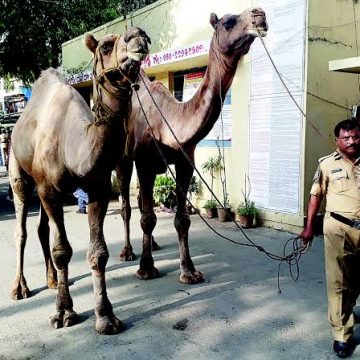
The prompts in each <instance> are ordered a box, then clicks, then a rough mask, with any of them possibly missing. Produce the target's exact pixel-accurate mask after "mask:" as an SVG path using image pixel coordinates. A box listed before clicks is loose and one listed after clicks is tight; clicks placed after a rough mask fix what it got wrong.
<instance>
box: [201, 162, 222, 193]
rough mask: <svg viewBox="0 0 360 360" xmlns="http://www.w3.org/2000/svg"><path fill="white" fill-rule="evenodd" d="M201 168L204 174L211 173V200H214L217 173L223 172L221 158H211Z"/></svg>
mask: <svg viewBox="0 0 360 360" xmlns="http://www.w3.org/2000/svg"><path fill="white" fill-rule="evenodd" d="M201 168H202V169H203V170H204V173H209V174H210V177H211V185H210V189H211V200H212V199H213V194H212V193H213V188H214V179H215V173H217V172H219V171H221V170H222V168H223V166H222V162H221V156H220V155H218V156H217V157H209V159H208V160H207V161H205V162H204V163H203V164H202V165H201Z"/></svg>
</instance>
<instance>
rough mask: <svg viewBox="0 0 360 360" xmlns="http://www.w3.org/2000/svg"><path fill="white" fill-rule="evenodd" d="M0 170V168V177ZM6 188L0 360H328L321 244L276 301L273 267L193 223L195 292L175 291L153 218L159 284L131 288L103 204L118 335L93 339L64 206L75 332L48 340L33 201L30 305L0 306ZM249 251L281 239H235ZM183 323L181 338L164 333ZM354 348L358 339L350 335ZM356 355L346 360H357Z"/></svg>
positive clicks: (173, 252) (0, 217) (82, 225)
mask: <svg viewBox="0 0 360 360" xmlns="http://www.w3.org/2000/svg"><path fill="white" fill-rule="evenodd" d="M0 170H1V169H0ZM0 172H1V171H0ZM6 189H7V178H6V177H3V178H0V253H1V254H3V256H2V258H1V263H2V275H1V282H0V324H1V326H0V359H6V360H11V359H65V358H67V359H106V360H114V359H136V360H137V359H139V360H142V359H197V360H201V359H219V360H220V359H221V360H222V359H249V360H250V359H251V360H263V359H264V360H265V359H266V360H272V359H274V360H275V359H317V360H319V359H335V358H336V357H335V356H334V355H333V353H332V350H331V344H332V339H331V334H330V330H329V326H328V323H327V320H326V292H325V283H324V270H323V268H324V264H323V263H324V261H323V250H322V245H323V244H322V238H320V237H319V238H316V239H315V241H314V244H313V247H312V249H311V251H310V252H308V253H307V254H306V255H305V256H304V257H303V258H302V259H301V263H300V269H301V274H300V278H299V280H298V281H297V282H293V281H292V280H291V278H290V275H289V271H288V269H287V268H286V266H285V265H284V266H283V267H282V270H281V278H280V281H281V289H282V293H281V294H278V291H277V263H276V262H274V261H272V260H270V259H268V258H267V257H265V256H264V255H263V254H261V253H259V252H258V251H255V250H254V249H252V248H246V247H240V246H237V245H233V244H231V243H228V242H225V241H224V240H222V239H221V238H219V237H218V236H216V235H214V233H212V232H211V231H210V230H209V229H208V228H207V227H206V226H205V225H204V224H203V223H202V221H201V220H200V219H199V218H198V217H197V216H195V215H193V216H192V217H191V218H192V227H191V235H190V238H191V241H190V244H191V253H192V256H193V260H194V262H195V266H196V267H197V268H198V269H199V270H201V271H203V272H204V274H205V276H206V282H205V283H202V284H199V285H192V286H186V285H183V284H181V283H179V282H178V276H179V270H178V268H179V262H178V248H177V241H176V236H175V232H174V229H173V225H172V224H173V215H172V214H166V213H158V214H157V215H158V224H157V227H156V230H155V236H156V239H157V240H158V242H159V244H160V245H161V246H162V250H160V251H158V252H156V253H155V254H154V258H155V261H156V266H157V267H158V268H159V270H160V272H161V275H162V277H161V278H159V279H156V280H152V281H141V280H138V279H137V278H136V277H135V271H136V270H137V268H138V261H135V262H133V263H121V262H119V260H118V258H117V257H118V254H119V252H120V248H121V246H122V239H123V235H122V228H123V227H122V223H121V218H120V215H119V212H118V208H119V206H118V203H117V202H115V201H114V202H112V203H111V204H110V208H109V211H108V215H107V217H106V221H105V235H106V239H107V243H108V247H109V251H110V259H109V262H108V266H107V286H108V294H109V298H110V300H111V302H112V303H113V306H114V312H115V314H116V315H117V316H118V317H119V318H120V319H121V320H122V321H124V322H125V324H126V326H127V329H126V331H125V332H123V333H122V334H119V335H115V336H101V335H98V334H97V333H96V332H95V331H94V314H93V293H92V280H91V276H90V272H89V268H88V265H87V262H86V260H85V256H86V249H87V244H88V230H87V217H86V216H84V215H80V214H76V213H75V210H76V206H75V205H69V206H66V208H65V221H66V225H67V229H68V235H69V239H70V241H71V244H72V246H73V250H74V255H73V258H72V261H71V263H70V282H71V287H70V291H71V294H72V297H73V301H74V308H75V310H76V311H77V312H78V313H79V315H80V318H81V320H80V323H79V324H78V325H76V326H74V327H72V328H65V329H59V330H54V329H52V328H51V327H50V326H49V324H48V318H49V316H50V315H52V313H53V312H54V309H55V306H54V300H55V294H56V292H55V291H54V290H49V289H47V288H46V287H44V285H45V267H44V263H43V257H42V252H41V248H40V245H39V243H38V241H37V238H36V236H35V234H36V215H37V204H36V201H35V202H34V203H33V206H32V208H31V211H30V217H29V219H28V234H29V236H28V243H27V247H26V251H25V275H26V277H27V281H28V285H29V287H30V288H31V290H32V294H33V296H32V297H31V298H29V299H26V300H21V301H13V300H11V299H10V297H9V291H10V288H11V284H12V280H13V277H14V274H15V247H14V244H13V240H12V234H13V231H14V227H15V221H14V214H13V208H12V204H11V203H9V202H7V201H6V200H5V195H6ZM131 224H132V239H133V246H134V250H135V252H136V254H139V253H140V251H141V232H140V230H139V225H138V224H139V213H138V209H135V210H134V212H133V217H132V221H131ZM211 224H212V225H213V226H214V227H216V228H217V229H218V231H220V232H221V233H223V234H224V235H226V236H229V237H231V238H233V239H236V240H238V241H244V238H243V236H242V234H241V233H240V232H239V231H238V230H236V228H235V227H234V225H232V224H230V223H227V224H220V223H218V222H217V221H216V220H211ZM246 233H247V234H248V235H249V236H250V237H251V239H253V240H254V241H255V242H256V243H259V244H261V245H262V246H264V247H265V248H266V249H268V250H270V251H272V252H275V253H280V252H281V251H282V248H283V244H284V243H285V241H286V240H287V239H288V238H290V237H292V236H293V235H292V234H289V233H286V232H280V231H276V230H273V229H268V228H255V229H251V230H247V232H246ZM179 322H181V324H183V325H184V324H185V326H184V327H185V329H184V330H177V329H174V325H176V324H178V323H179ZM356 338H357V339H359V338H360V330H357V331H356ZM359 355H360V347H359V349H357V350H356V351H355V354H354V358H357V357H359Z"/></svg>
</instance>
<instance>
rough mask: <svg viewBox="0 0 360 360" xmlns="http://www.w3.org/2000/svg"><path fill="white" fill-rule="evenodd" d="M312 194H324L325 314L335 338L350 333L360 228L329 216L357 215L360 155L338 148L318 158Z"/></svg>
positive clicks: (359, 278)
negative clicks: (349, 154) (350, 155)
mask: <svg viewBox="0 0 360 360" xmlns="http://www.w3.org/2000/svg"><path fill="white" fill-rule="evenodd" d="M310 193H311V195H315V196H324V197H326V214H325V218H324V245H325V268H326V283H327V295H328V316H329V322H330V324H331V326H332V332H333V336H334V339H335V340H338V341H348V340H349V338H350V336H351V335H352V333H353V326H354V316H353V307H354V305H355V304H356V299H357V297H358V295H359V293H360V230H357V229H355V228H353V227H351V226H349V225H346V224H344V223H342V222H340V221H338V220H336V219H334V218H333V217H331V216H330V212H334V213H338V214H340V215H342V216H344V217H346V218H349V219H352V220H355V219H356V220H357V219H360V158H359V159H357V161H356V162H355V164H352V163H351V162H350V161H349V160H348V159H346V158H345V156H344V155H342V154H341V152H340V151H339V150H336V151H335V152H334V153H333V154H331V155H329V156H326V157H324V158H321V159H320V160H319V166H318V169H317V171H316V173H315V176H314V181H313V185H312V188H311V191H310Z"/></svg>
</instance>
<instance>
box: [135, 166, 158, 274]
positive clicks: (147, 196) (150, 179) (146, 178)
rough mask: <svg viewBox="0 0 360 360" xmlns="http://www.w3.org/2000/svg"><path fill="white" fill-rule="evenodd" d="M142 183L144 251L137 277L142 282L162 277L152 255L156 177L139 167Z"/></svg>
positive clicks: (148, 170)
mask: <svg viewBox="0 0 360 360" xmlns="http://www.w3.org/2000/svg"><path fill="white" fill-rule="evenodd" d="M137 171H138V176H139V181H140V201H141V206H140V208H141V228H142V230H143V251H142V255H141V259H140V268H139V270H138V271H137V273H136V276H137V277H138V278H139V279H141V280H150V279H155V278H158V277H159V276H160V274H159V271H158V269H156V268H155V267H154V259H153V257H152V254H151V250H152V249H151V243H152V231H153V230H154V228H155V225H156V215H155V212H154V207H153V186H154V181H155V176H156V174H154V173H153V172H152V171H151V170H150V169H144V168H143V167H141V169H139V167H137Z"/></svg>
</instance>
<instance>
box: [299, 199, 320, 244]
mask: <svg viewBox="0 0 360 360" xmlns="http://www.w3.org/2000/svg"><path fill="white" fill-rule="evenodd" d="M321 200H322V196H315V195H310V201H309V206H308V212H307V221H306V226H305V229H304V230H303V231H302V232H301V234H300V235H299V237H301V238H302V239H303V241H304V244H305V245H306V244H307V243H308V242H311V240H312V239H313V237H314V221H315V218H316V215H317V213H318V211H319V208H320V205H321Z"/></svg>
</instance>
